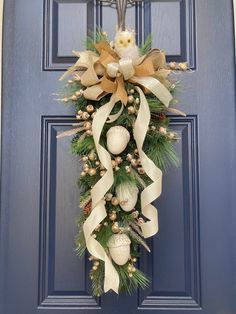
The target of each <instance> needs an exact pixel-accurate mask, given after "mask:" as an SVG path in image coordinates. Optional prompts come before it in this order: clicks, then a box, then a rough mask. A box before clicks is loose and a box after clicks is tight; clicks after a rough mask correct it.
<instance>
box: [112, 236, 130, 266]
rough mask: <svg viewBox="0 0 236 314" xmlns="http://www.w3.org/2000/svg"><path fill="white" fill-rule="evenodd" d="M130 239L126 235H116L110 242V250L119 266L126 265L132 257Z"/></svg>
mask: <svg viewBox="0 0 236 314" xmlns="http://www.w3.org/2000/svg"><path fill="white" fill-rule="evenodd" d="M130 243H131V241H130V238H129V237H128V236H127V235H126V234H124V233H123V234H114V235H112V236H111V237H110V239H109V241H108V244H107V246H108V248H109V252H110V255H111V257H112V259H113V261H114V262H115V263H116V264H117V265H125V264H126V263H127V262H128V260H129V257H130Z"/></svg>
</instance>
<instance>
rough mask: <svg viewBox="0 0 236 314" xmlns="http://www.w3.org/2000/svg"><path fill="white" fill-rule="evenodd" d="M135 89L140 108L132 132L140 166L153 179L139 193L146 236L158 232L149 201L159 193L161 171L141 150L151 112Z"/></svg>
mask: <svg viewBox="0 0 236 314" xmlns="http://www.w3.org/2000/svg"><path fill="white" fill-rule="evenodd" d="M136 90H137V91H138V93H139V96H140V108H139V112H138V116H137V119H136V121H135V125H134V131H133V134H134V139H135V141H136V144H137V148H138V151H139V156H140V160H141V163H142V166H143V168H144V170H145V172H146V174H147V175H148V176H149V178H150V179H151V180H152V181H153V183H152V184H150V185H149V186H147V187H146V188H145V189H144V190H143V191H142V193H141V209H142V214H143V215H144V216H145V217H146V218H148V219H149V221H147V222H145V223H143V224H142V225H141V229H142V231H143V235H144V237H145V238H148V237H151V236H153V235H154V234H156V233H157V232H158V213H157V210H156V208H155V207H154V206H153V205H152V204H151V202H153V201H154V200H155V199H156V198H158V197H159V196H160V194H161V190H162V171H161V170H160V169H159V168H158V167H157V166H156V165H155V164H154V162H153V161H152V160H151V159H150V158H148V156H147V155H146V154H145V153H144V151H143V143H144V140H145V137H146V134H147V130H148V125H149V122H150V118H151V114H150V109H149V105H148V102H147V100H146V98H145V95H144V93H143V92H142V90H141V88H139V87H136Z"/></svg>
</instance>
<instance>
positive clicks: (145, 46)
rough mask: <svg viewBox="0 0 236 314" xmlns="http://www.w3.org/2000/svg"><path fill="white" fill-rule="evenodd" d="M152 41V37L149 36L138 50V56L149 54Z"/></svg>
mask: <svg viewBox="0 0 236 314" xmlns="http://www.w3.org/2000/svg"><path fill="white" fill-rule="evenodd" d="M152 40H153V37H152V35H151V34H149V35H148V36H147V38H146V40H145V42H144V43H143V45H142V46H141V48H139V51H140V54H141V55H142V56H143V55H145V54H147V53H148V52H149V50H150V49H151V47H152Z"/></svg>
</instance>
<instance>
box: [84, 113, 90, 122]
mask: <svg viewBox="0 0 236 314" xmlns="http://www.w3.org/2000/svg"><path fill="white" fill-rule="evenodd" d="M89 117H90V115H89V114H88V113H87V112H83V113H82V118H83V119H84V120H87V119H88V118H89Z"/></svg>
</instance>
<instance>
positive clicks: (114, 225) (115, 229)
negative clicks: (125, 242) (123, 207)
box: [111, 223, 120, 233]
mask: <svg viewBox="0 0 236 314" xmlns="http://www.w3.org/2000/svg"><path fill="white" fill-rule="evenodd" d="M111 230H112V232H114V233H118V232H119V231H120V228H119V225H118V224H116V223H114V224H113V225H112V226H111Z"/></svg>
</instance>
